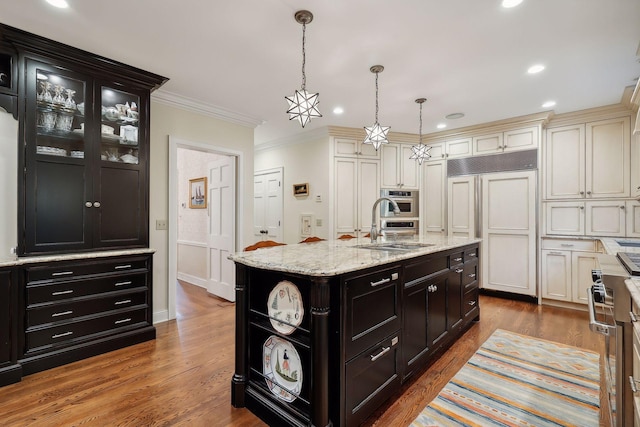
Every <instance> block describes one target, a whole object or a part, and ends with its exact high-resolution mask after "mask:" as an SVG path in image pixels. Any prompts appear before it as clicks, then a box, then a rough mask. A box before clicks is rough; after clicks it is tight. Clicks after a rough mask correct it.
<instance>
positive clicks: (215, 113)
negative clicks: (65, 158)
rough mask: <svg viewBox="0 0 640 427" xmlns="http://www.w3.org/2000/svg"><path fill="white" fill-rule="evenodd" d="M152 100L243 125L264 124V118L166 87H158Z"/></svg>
mask: <svg viewBox="0 0 640 427" xmlns="http://www.w3.org/2000/svg"><path fill="white" fill-rule="evenodd" d="M151 100H153V101H156V102H159V103H161V104H165V105H168V106H170V107H174V108H179V109H181V110H186V111H191V112H193V113H198V114H202V115H204V116H208V117H213V118H215V119H220V120H224V121H226V122H231V123H235V124H238V125H241V126H246V127H250V128H255V127H256V126H259V125H261V124H264V120H261V119H258V118H255V117H251V116H248V115H246V114H241V113H238V112H235V111H231V110H228V109H226V108H223V107H218V106H216V105H212V104H207V103H204V102H201V101H198V100H195V99H193V98H188V97H186V96H182V95H178V94H176V93H173V92H169V91H166V90H164V89H158V90H156V91H154V92H153V93H152V94H151Z"/></svg>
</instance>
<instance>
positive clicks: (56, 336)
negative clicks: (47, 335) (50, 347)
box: [51, 331, 73, 338]
mask: <svg viewBox="0 0 640 427" xmlns="http://www.w3.org/2000/svg"><path fill="white" fill-rule="evenodd" d="M69 335H73V332H71V331H69V332H64V333H62V334H55V335H51V338H62V337H68V336H69Z"/></svg>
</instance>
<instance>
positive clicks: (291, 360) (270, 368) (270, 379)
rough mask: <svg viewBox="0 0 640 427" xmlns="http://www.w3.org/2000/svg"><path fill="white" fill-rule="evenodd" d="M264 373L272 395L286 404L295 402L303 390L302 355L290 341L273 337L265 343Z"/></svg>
mask: <svg viewBox="0 0 640 427" xmlns="http://www.w3.org/2000/svg"><path fill="white" fill-rule="evenodd" d="M262 360H263V362H264V364H263V369H262V373H263V374H264V376H265V377H266V378H265V381H266V382H267V386H268V387H269V390H271V393H273V394H274V395H276V396H277V397H278V398H279V399H282V400H284V401H285V402H293V401H294V400H296V395H299V394H300V390H302V363H300V355H299V354H298V352H297V351H296V349H295V347H293V344H291V343H290V342H289V341H287V340H284V339H282V338H279V337H277V336H275V335H271V336H270V337H269V338H267V340H266V341H265V342H264V347H263V350H262Z"/></svg>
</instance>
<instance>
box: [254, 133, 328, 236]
mask: <svg viewBox="0 0 640 427" xmlns="http://www.w3.org/2000/svg"><path fill="white" fill-rule="evenodd" d="M329 160H330V155H329V137H328V136H326V137H321V138H318V139H317V140H313V141H309V142H304V143H299V144H288V145H285V146H280V147H274V148H270V149H265V150H259V151H256V153H255V164H254V166H255V170H256V171H262V170H267V169H272V168H277V167H282V168H283V169H284V172H283V180H284V183H283V221H284V227H283V229H282V230H283V241H284V243H289V244H291V243H297V242H299V241H300V240H301V238H300V237H301V236H300V215H301V214H312V215H313V218H314V229H313V234H314V235H316V236H318V237H322V238H324V239H327V238H329ZM305 182H307V183H309V195H308V196H306V197H294V195H293V184H300V183H305ZM316 196H320V197H321V200H322V201H321V202H317V201H316ZM318 219H319V220H321V221H322V225H321V226H316V224H315V221H316V220H318Z"/></svg>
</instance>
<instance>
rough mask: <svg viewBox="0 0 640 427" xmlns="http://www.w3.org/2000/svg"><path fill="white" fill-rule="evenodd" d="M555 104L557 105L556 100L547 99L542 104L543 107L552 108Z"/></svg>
mask: <svg viewBox="0 0 640 427" xmlns="http://www.w3.org/2000/svg"><path fill="white" fill-rule="evenodd" d="M554 105H556V101H547V102H545V103H544V104H542V108H550V107H553V106H554Z"/></svg>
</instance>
